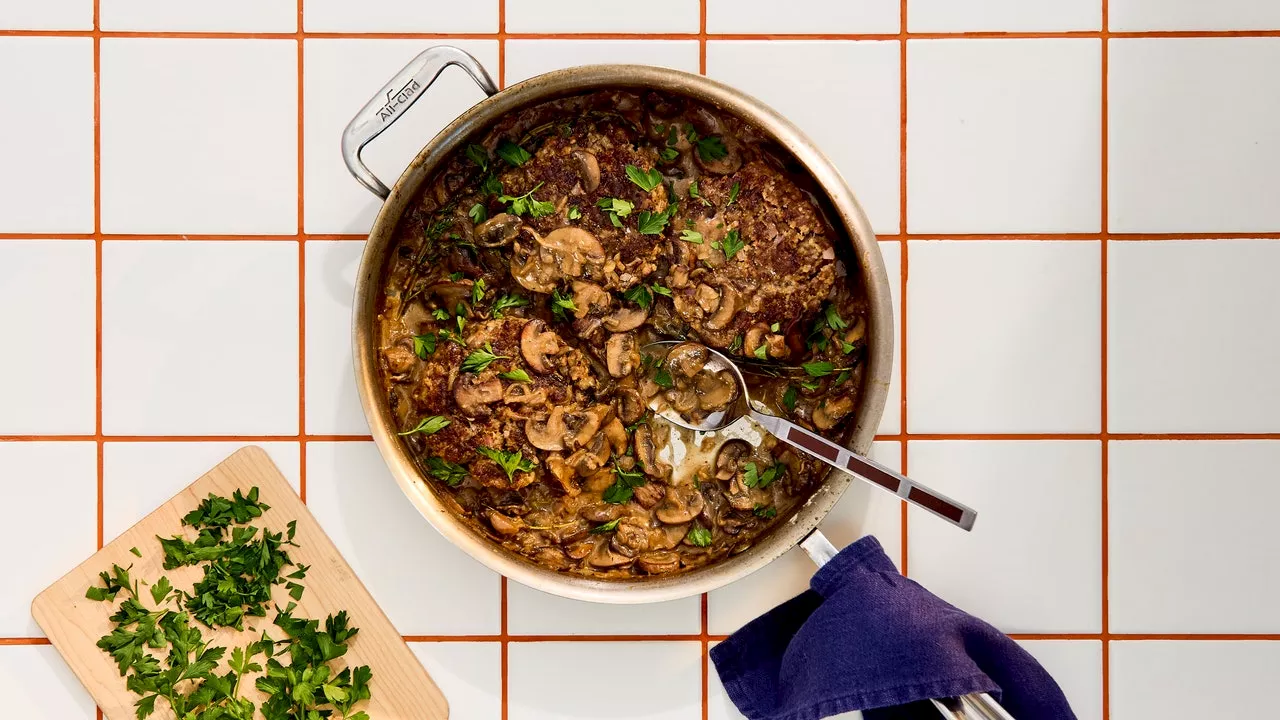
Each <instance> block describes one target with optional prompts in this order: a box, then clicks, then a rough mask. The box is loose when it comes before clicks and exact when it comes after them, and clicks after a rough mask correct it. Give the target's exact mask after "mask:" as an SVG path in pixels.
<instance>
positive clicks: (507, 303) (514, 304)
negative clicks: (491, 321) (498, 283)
mask: <svg viewBox="0 0 1280 720" xmlns="http://www.w3.org/2000/svg"><path fill="white" fill-rule="evenodd" d="M528 304H529V299H528V298H526V297H524V296H523V295H505V294H504V295H501V296H499V297H498V299H497V300H494V301H493V306H492V307H491V308H489V312H490V313H491V314H492V315H493V317H495V318H500V317H502V311H503V310H509V309H511V308H518V307H525V306H526V305H528Z"/></svg>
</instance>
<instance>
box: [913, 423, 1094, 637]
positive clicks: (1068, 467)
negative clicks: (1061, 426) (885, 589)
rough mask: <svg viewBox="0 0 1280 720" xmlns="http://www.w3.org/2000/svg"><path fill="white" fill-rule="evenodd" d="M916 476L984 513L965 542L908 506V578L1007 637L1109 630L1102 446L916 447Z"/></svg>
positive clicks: (932, 444)
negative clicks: (1104, 615)
mask: <svg viewBox="0 0 1280 720" xmlns="http://www.w3.org/2000/svg"><path fill="white" fill-rule="evenodd" d="M907 467H908V469H909V471H910V475H911V477H913V478H915V479H917V480H919V481H920V482H923V483H925V484H927V485H929V486H930V487H933V488H936V489H937V490H938V491H939V492H941V493H944V494H946V495H949V496H950V497H953V498H956V499H957V500H959V501H961V502H963V503H965V504H967V505H969V506H971V507H974V508H977V509H978V522H977V524H976V525H975V526H974V530H973V532H971V533H964V532H962V531H960V530H958V529H956V528H955V527H954V526H952V525H950V524H948V523H946V522H944V521H942V520H939V519H938V518H936V517H933V516H932V515H929V514H928V513H927V512H925V511H923V510H920V509H918V508H915V507H908V511H907V512H908V518H907V535H908V537H907V554H908V561H907V567H908V573H909V574H910V576H911V577H912V578H913V579H915V580H917V581H919V582H920V583H921V584H922V585H924V586H925V587H927V588H929V590H931V591H933V592H934V593H935V594H937V595H938V596H939V597H941V598H942V599H944V600H946V601H947V602H950V603H951V604H953V605H956V606H957V607H959V608H961V609H962V610H965V611H968V612H971V613H973V614H975V615H977V616H978V617H980V618H982V619H984V620H986V621H987V622H989V623H991V624H992V625H995V626H996V627H998V628H1000V629H1001V630H1003V631H1005V632H1012V633H1018V632H1026V633H1048V632H1072V633H1082V632H1098V631H1099V630H1101V626H1102V610H1101V607H1102V585H1101V583H1102V567H1101V565H1102V519H1101V508H1102V497H1101V496H1102V475H1101V473H1102V456H1101V445H1100V443H1098V442H1096V441H1084V440H1060V441H1053V440H1040V441H1020V440H990V441H951V440H947V441H911V442H908V443H907Z"/></svg>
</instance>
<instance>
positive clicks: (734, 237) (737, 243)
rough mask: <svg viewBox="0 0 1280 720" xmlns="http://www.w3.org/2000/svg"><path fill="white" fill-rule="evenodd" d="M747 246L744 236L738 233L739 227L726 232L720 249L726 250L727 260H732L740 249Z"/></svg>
mask: <svg viewBox="0 0 1280 720" xmlns="http://www.w3.org/2000/svg"><path fill="white" fill-rule="evenodd" d="M745 246H746V243H744V242H743V241H742V238H741V237H740V236H739V235H738V231H737V229H733V230H730V231H729V232H728V233H725V236H724V240H723V241H721V242H720V250H721V251H722V252H724V259H725V260H732V259H733V256H734V255H737V254H738V251H739V250H741V249H742V248H743V247H745Z"/></svg>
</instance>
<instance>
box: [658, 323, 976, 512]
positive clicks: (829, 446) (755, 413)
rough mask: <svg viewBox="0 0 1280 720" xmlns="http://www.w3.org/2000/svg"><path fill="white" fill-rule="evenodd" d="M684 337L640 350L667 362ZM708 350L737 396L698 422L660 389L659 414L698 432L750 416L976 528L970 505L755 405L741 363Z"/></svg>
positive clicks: (836, 463)
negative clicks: (667, 400) (665, 398)
mask: <svg viewBox="0 0 1280 720" xmlns="http://www.w3.org/2000/svg"><path fill="white" fill-rule="evenodd" d="M685 342H686V341H682V340H661V341H659V342H654V343H649V344H648V345H645V346H644V347H642V348H641V349H640V352H642V353H645V352H649V353H652V354H655V355H657V354H661V355H662V356H663V358H664V359H663V361H662V362H663V363H664V364H665V362H666V359H665V355H666V353H667V352H669V351H670V349H671V348H672V347H673V346H675V345H680V344H683V343H685ZM701 347H706V346H705V345H704V346H701ZM706 350H707V353H708V356H707V362H706V364H704V365H703V370H706V371H710V372H714V373H719V372H722V371H723V372H728V373H729V374H730V375H731V376H732V377H733V380H734V382H735V383H737V390H738V393H737V397H736V398H735V399H734V400H733V402H731V403H730V404H729V406H728V407H726V408H724V409H723V410H717V411H714V412H711V413H709V414H708V415H707V416H706V417H704V418H702V421H701V422H697V423H695V422H691V421H690V420H688V419H686V418H684V417H682V416H681V415H680V413H679V411H677V410H675V409H674V408H672V407H670V406H669V405H666V404H664V403H662V402H661V395H655V396H653V397H652V398H650V399H649V409H650V410H653V411H654V413H656V414H657V415H658V416H659V417H662V418H664V419H666V420H667V421H669V422H671V423H674V424H676V425H679V426H680V427H683V428H688V429H690V430H697V431H699V432H713V431H715V430H721V429H724V428H726V427H728V426H730V425H732V424H733V423H735V422H737V421H738V419H739V418H741V417H743V416H746V417H749V418H751V419H752V420H754V421H755V422H756V423H757V424H759V425H760V426H761V427H763V428H764V429H765V430H767V431H768V432H769V433H770V434H771V435H773V436H774V437H776V438H778V439H779V440H782V441H783V442H786V443H788V444H789V445H792V446H793V447H795V448H796V449H797V450H800V451H801V452H803V453H805V454H806V455H809V456H810V457H813V458H816V459H818V460H821V461H822V462H824V463H826V464H827V465H830V466H831V467H833V468H835V469H837V470H842V471H844V472H847V473H849V474H851V475H853V476H854V477H857V478H860V479H862V480H865V481H867V482H869V483H871V484H872V485H875V486H876V487H879V488H880V489H882V490H887V491H889V492H891V493H893V494H894V495H897V496H898V497H900V498H902V499H903V500H906V501H907V502H909V503H911V504H912V505H915V506H917V507H920V508H922V509H924V510H927V511H929V512H931V513H933V514H934V515H937V516H938V517H940V518H942V519H944V520H946V521H948V522H950V523H951V524H952V525H955V526H957V527H959V528H961V529H962V530H972V529H973V522H974V520H976V519H977V518H978V513H977V512H976V511H975V510H973V509H972V508H970V507H968V506H966V505H962V504H960V503H958V502H956V501H955V500H952V499H951V498H949V497H947V496H946V495H943V494H942V493H939V492H937V491H935V490H933V489H931V488H929V487H926V486H924V485H921V484H920V483H918V482H916V481H914V480H912V479H911V478H909V477H907V476H905V475H902V474H901V473H897V472H894V471H893V470H890V469H889V468H887V467H885V466H884V465H881V464H880V463H878V462H876V461H874V460H872V459H870V458H867V457H864V456H862V455H859V454H857V453H855V452H853V451H851V450H849V449H848V448H845V447H842V446H840V445H837V444H835V443H833V442H831V441H830V440H827V439H826V438H823V437H822V436H820V435H818V434H817V433H813V432H810V431H808V430H806V429H804V428H802V427H800V426H799V425H797V424H795V423H793V422H791V421H790V420H786V419H783V418H780V417H778V416H777V415H769V414H768V413H763V412H760V411H759V410H756V409H755V408H754V407H752V406H751V401H750V400H749V399H748V397H747V381H746V380H744V379H743V377H742V371H741V370H740V369H739V368H738V366H737V364H736V363H734V362H733V361H732V360H730V359H729V358H728V356H726V355H724V354H723V353H721V352H720V351H718V350H716V349H714V348H710V347H707V348H706Z"/></svg>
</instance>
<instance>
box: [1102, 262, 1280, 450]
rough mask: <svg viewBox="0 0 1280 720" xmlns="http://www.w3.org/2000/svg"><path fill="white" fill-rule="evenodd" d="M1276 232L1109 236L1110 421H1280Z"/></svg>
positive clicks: (1205, 428) (1239, 428)
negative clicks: (1199, 237) (1165, 238)
mask: <svg viewBox="0 0 1280 720" xmlns="http://www.w3.org/2000/svg"><path fill="white" fill-rule="evenodd" d="M1277 263H1280V241H1276V240H1211V241H1185V242H1112V243H1111V245H1110V247H1109V249H1108V255H1107V273H1108V295H1107V312H1108V316H1109V317H1108V323H1107V334H1108V336H1109V337H1108V341H1107V354H1108V370H1109V373H1108V380H1109V382H1108V385H1107V391H1108V394H1109V398H1108V404H1107V410H1108V413H1109V415H1110V417H1109V428H1110V429H1111V430H1112V431H1116V432H1270V431H1275V430H1276V429H1277V428H1280V376H1277V374H1276V372H1275V369H1276V366H1277V364H1278V363H1280V343H1277V342H1275V337H1276V336H1275V334H1274V333H1272V332H1270V331H1269V330H1268V328H1272V327H1274V322H1273V318H1274V317H1275V315H1276V312H1277V310H1280V288H1278V287H1277V286H1276V283H1275V278H1274V272H1273V269H1274V268H1275V267H1276V264H1277Z"/></svg>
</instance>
